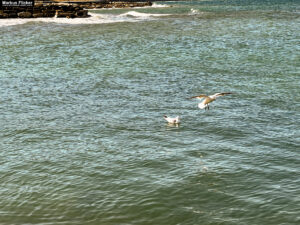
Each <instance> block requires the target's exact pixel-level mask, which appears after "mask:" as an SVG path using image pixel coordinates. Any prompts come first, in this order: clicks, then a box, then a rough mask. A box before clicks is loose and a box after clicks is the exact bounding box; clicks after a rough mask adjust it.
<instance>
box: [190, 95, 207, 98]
mask: <svg viewBox="0 0 300 225" xmlns="http://www.w3.org/2000/svg"><path fill="white" fill-rule="evenodd" d="M192 98H198V99H201V98H207V95H197V96H193V97H190V98H189V99H192Z"/></svg>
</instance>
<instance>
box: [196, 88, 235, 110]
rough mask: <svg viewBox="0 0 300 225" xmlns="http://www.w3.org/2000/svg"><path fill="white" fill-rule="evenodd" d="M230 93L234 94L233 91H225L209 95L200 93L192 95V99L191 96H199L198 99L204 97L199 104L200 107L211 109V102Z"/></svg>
mask: <svg viewBox="0 0 300 225" xmlns="http://www.w3.org/2000/svg"><path fill="white" fill-rule="evenodd" d="M229 94H232V93H231V92H223V93H216V94H214V95H209V96H207V95H198V96H193V97H190V99H191V98H197V99H202V98H204V100H203V101H202V102H200V103H199V104H198V107H199V108H200V109H205V110H206V109H207V110H209V103H211V102H213V101H215V100H216V99H217V97H220V96H224V95H229Z"/></svg>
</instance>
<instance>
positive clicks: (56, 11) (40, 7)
mask: <svg viewBox="0 0 300 225" xmlns="http://www.w3.org/2000/svg"><path fill="white" fill-rule="evenodd" d="M151 5H152V2H132V1H130V2H126V1H124V2H108V1H74V2H67V3H66V2H47V3H44V2H41V3H35V4H34V6H32V7H19V6H1V8H0V19H6V18H39V17H63V18H86V17H89V14H88V9H100V8H133V7H145V6H151Z"/></svg>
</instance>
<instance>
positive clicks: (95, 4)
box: [77, 1, 152, 9]
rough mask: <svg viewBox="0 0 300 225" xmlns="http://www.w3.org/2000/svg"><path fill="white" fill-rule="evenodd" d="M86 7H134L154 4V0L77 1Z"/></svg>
mask: <svg viewBox="0 0 300 225" xmlns="http://www.w3.org/2000/svg"><path fill="white" fill-rule="evenodd" d="M77 4H78V5H79V6H81V7H83V8H85V9H101V8H104V9H105V8H134V7H146V6H152V2H150V1H147V2H132V1H129V2H81V3H77Z"/></svg>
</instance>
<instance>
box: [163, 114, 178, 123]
mask: <svg viewBox="0 0 300 225" xmlns="http://www.w3.org/2000/svg"><path fill="white" fill-rule="evenodd" d="M164 118H165V120H166V121H167V122H168V123H172V124H179V123H180V118H179V116H176V117H173V118H172V117H168V116H164Z"/></svg>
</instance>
